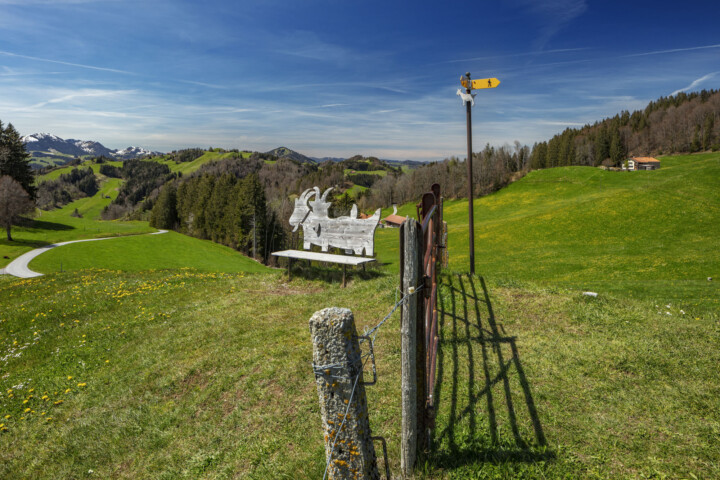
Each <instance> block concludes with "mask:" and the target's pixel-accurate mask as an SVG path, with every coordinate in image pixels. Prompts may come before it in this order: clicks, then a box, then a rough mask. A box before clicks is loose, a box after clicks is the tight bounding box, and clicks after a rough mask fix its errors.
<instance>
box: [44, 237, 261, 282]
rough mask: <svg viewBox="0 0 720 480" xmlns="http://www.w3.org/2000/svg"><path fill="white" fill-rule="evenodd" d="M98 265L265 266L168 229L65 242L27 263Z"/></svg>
mask: <svg viewBox="0 0 720 480" xmlns="http://www.w3.org/2000/svg"><path fill="white" fill-rule="evenodd" d="M61 266H62V269H63V270H64V271H67V270H83V269H92V268H102V269H108V270H122V271H126V272H137V271H143V270H158V269H180V268H193V269H195V270H198V271H202V272H228V273H230V272H234V273H237V272H249V273H255V272H267V271H269V269H268V267H266V266H264V265H263V264H261V263H258V262H255V261H254V260H251V259H250V258H248V257H246V256H244V255H241V254H239V253H238V252H237V251H236V250H233V249H232V248H229V247H225V246H223V245H219V244H217V243H213V242H211V241H209V240H199V239H197V238H193V237H188V236H186V235H181V234H179V233H176V232H168V233H164V234H161V235H139V236H130V237H120V238H114V239H111V240H104V241H102V242H90V243H76V244H71V245H65V246H63V247H60V248H56V249H52V250H50V251H48V252H46V253H43V254H42V255H40V256H39V257H37V258H35V259H34V260H33V261H32V262H30V268H31V269H32V270H33V271H36V272H40V273H51V272H59V271H60V269H61Z"/></svg>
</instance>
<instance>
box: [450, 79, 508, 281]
mask: <svg viewBox="0 0 720 480" xmlns="http://www.w3.org/2000/svg"><path fill="white" fill-rule="evenodd" d="M460 83H461V84H462V86H463V87H465V95H461V93H460V90H458V95H460V97H461V98H462V100H463V103H464V104H465V108H466V111H467V168H468V216H469V218H468V223H469V225H468V227H469V229H470V273H471V274H474V273H475V225H474V223H475V222H474V214H473V180H472V178H473V176H472V113H471V111H470V108H471V107H472V106H473V105H474V104H475V102H474V100H473V97H474V96H475V95H473V94H472V90H473V89H476V90H477V89H481V88H495V87H497V86H498V85H500V80H498V79H497V78H480V79H476V80H471V79H470V72H467V73H466V74H465V75H463V76H461V77H460Z"/></svg>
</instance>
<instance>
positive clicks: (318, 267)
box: [283, 259, 387, 284]
mask: <svg viewBox="0 0 720 480" xmlns="http://www.w3.org/2000/svg"><path fill="white" fill-rule="evenodd" d="M283 263H284V264H285V265H284V268H285V271H286V272H287V259H286V260H285V261H284V262H283ZM386 275H387V274H386V273H384V272H383V271H382V269H379V268H377V265H376V266H372V264H370V265H368V266H366V267H365V268H363V267H362V266H359V267H353V266H348V267H347V270H346V281H347V283H348V284H350V282H352V281H353V280H371V279H374V278H378V277H383V276H386ZM296 277H299V278H304V279H305V280H319V281H321V282H325V283H329V284H333V283H337V284H342V278H343V266H342V265H339V264H331V263H324V262H317V261H313V262H310V261H308V260H293V261H292V265H291V270H290V278H291V280H292V278H296Z"/></svg>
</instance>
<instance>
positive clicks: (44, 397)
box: [40, 395, 50, 400]
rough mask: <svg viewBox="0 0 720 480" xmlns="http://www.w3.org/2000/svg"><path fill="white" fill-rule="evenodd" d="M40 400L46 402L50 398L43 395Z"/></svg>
mask: <svg viewBox="0 0 720 480" xmlns="http://www.w3.org/2000/svg"><path fill="white" fill-rule="evenodd" d="M40 398H42V399H43V400H48V399H49V398H50V397H48V396H47V395H43V396H42V397H40Z"/></svg>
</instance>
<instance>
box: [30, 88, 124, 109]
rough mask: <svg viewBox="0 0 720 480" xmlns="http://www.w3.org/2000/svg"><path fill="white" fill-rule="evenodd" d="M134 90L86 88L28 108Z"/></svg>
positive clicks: (120, 93) (114, 94) (115, 94)
mask: <svg viewBox="0 0 720 480" xmlns="http://www.w3.org/2000/svg"><path fill="white" fill-rule="evenodd" d="M133 92H134V91H133V90H85V91H80V92H73V93H69V94H67V95H63V96H62V97H57V98H53V99H50V100H46V101H43V102H40V103H36V104H35V105H31V106H30V107H28V108H31V109H36V108H42V107H44V106H46V105H51V104H53V103H64V102H68V101H70V100H74V99H76V98H89V97H110V96H118V95H124V94H128V93H133Z"/></svg>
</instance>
